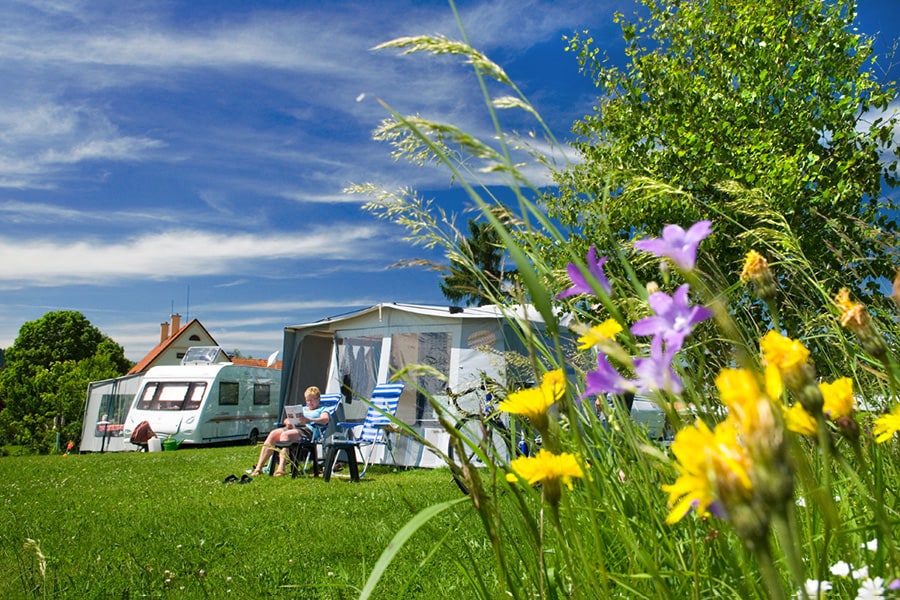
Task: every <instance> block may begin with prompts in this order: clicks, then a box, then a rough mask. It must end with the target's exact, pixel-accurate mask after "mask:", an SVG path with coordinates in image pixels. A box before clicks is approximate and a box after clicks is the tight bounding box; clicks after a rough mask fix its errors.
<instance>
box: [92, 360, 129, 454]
mask: <svg viewBox="0 0 900 600" xmlns="http://www.w3.org/2000/svg"><path fill="white" fill-rule="evenodd" d="M142 377H143V375H141V374H135V375H125V376H124V377H116V378H115V379H105V380H103V381H92V382H91V383H90V384H88V390H87V401H86V402H85V403H84V419H83V420H82V428H81V446H80V447H79V449H78V451H79V452H122V451H123V450H137V449H138V447H137V446H135V445H133V444H131V443H130V442H129V440H128V438H123V437H122V427H123V424H124V423H125V416H126V415H127V414H128V411H129V409H130V408H131V404H132V401H133V400H134V395H135V394H136V393H137V392H138V389H139V388H140V386H141V379H142Z"/></svg>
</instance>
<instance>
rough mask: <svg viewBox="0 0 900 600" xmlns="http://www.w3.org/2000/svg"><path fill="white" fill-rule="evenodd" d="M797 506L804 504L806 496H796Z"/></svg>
mask: <svg viewBox="0 0 900 600" xmlns="http://www.w3.org/2000/svg"><path fill="white" fill-rule="evenodd" d="M797 506H806V498H804V497H803V496H800V497H799V498H797Z"/></svg>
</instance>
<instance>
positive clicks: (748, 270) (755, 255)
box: [741, 250, 769, 283]
mask: <svg viewBox="0 0 900 600" xmlns="http://www.w3.org/2000/svg"><path fill="white" fill-rule="evenodd" d="M768 268H769V263H768V262H767V261H766V259H765V258H764V257H763V255H762V254H760V253H759V252H757V251H756V250H751V251H750V252H748V253H747V255H746V256H745V257H744V268H743V269H742V270H741V281H743V282H744V283H747V282H748V281H751V280H753V279H755V278H757V277H759V276H760V275H762V274H763V273H764V272H765V271H766V270H768Z"/></svg>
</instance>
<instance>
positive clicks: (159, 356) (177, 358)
mask: <svg viewBox="0 0 900 600" xmlns="http://www.w3.org/2000/svg"><path fill="white" fill-rule="evenodd" d="M179 321H180V316H179V315H172V325H173V326H172V331H169V323H163V324H162V328H161V335H160V337H161V338H163V339H161V341H160V342H159V344H157V346H156V347H155V348H153V350H151V351H150V352H149V353H148V354H147V356H145V357H144V358H142V359H141V360H140V361H139V362H138V363H137V364H136V365H134V367H132V368H131V370H130V371H128V374H129V375H134V374H136V373H144V372H146V371H147V370H148V369H150V368H151V367H157V366H161V365H180V364H181V359H182V358H183V357H184V353H185V352H187V349H188V348H190V347H191V346H218V343H217V342H216V340H215V339H213V337H212V335H210V333H209V332H208V331H207V330H206V328H205V327H204V326H203V324H202V323H200V321H198V320H197V319H193V320H191V321H190V322H189V323H188V324H187V325H185V326H183V327H179Z"/></svg>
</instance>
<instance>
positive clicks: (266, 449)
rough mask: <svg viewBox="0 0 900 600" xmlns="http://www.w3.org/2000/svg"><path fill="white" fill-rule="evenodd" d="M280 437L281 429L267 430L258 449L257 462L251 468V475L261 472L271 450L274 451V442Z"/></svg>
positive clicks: (270, 454)
mask: <svg viewBox="0 0 900 600" xmlns="http://www.w3.org/2000/svg"><path fill="white" fill-rule="evenodd" d="M280 439H281V430H280V429H273V430H272V431H270V432H269V435H267V436H266V441H265V442H263V446H262V449H261V450H260V451H259V462H257V463H256V466H255V467H254V468H253V472H252V473H250V474H251V475H259V474H260V473H262V470H263V467H264V466H265V464H266V462H267V461H268V460H269V459H270V458H271V457H272V452H274V451H275V442H277V441H278V440H280Z"/></svg>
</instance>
